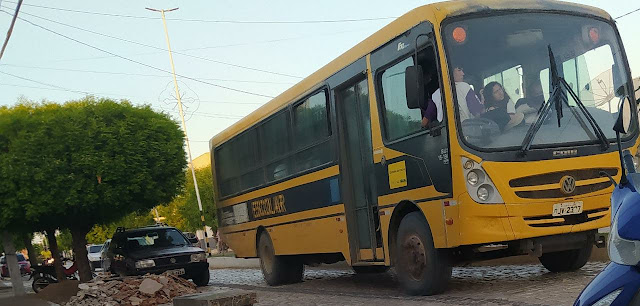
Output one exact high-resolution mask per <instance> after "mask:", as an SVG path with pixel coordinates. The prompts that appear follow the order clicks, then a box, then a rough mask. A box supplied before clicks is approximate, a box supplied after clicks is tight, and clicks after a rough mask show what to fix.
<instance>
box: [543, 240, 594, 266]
mask: <svg viewBox="0 0 640 306" xmlns="http://www.w3.org/2000/svg"><path fill="white" fill-rule="evenodd" d="M592 250H593V247H592V246H591V245H590V244H589V245H587V246H585V247H582V248H580V249H575V250H568V251H561V252H552V253H545V254H542V256H540V258H538V259H539V260H540V263H541V264H542V265H543V266H544V267H545V268H547V270H549V271H551V272H568V271H575V270H578V269H580V268H582V267H584V265H585V264H587V261H589V257H591V251H592Z"/></svg>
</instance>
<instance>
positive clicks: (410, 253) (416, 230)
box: [395, 212, 451, 295]
mask: <svg viewBox="0 0 640 306" xmlns="http://www.w3.org/2000/svg"><path fill="white" fill-rule="evenodd" d="M395 256H396V258H395V265H396V274H397V276H398V281H399V282H400V286H401V288H402V289H403V290H404V291H405V292H406V293H407V294H410V295H434V294H438V293H441V292H443V291H445V290H446V289H447V287H448V285H449V279H450V278H451V264H450V262H449V257H448V255H447V253H446V252H445V251H443V250H438V249H436V248H435V247H434V245H433V238H432V236H431V229H430V228H429V223H427V220H425V218H424V216H423V215H422V214H421V213H420V212H412V213H409V214H407V215H406V216H405V217H404V218H402V221H401V222H400V227H399V228H398V236H397V240H396V252H395Z"/></svg>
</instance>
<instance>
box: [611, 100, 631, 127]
mask: <svg viewBox="0 0 640 306" xmlns="http://www.w3.org/2000/svg"><path fill="white" fill-rule="evenodd" d="M631 116H632V111H631V100H629V96H625V97H623V98H622V103H621V104H620V112H618V120H616V123H615V124H614V125H613V130H614V131H616V132H618V133H621V134H626V133H628V132H629V130H630V129H631Z"/></svg>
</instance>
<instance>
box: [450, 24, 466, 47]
mask: <svg viewBox="0 0 640 306" xmlns="http://www.w3.org/2000/svg"><path fill="white" fill-rule="evenodd" d="M453 40H455V41H456V42H457V43H460V44H461V43H463V42H464V41H465V40H467V30H465V29H464V28H463V27H457V28H455V29H453Z"/></svg>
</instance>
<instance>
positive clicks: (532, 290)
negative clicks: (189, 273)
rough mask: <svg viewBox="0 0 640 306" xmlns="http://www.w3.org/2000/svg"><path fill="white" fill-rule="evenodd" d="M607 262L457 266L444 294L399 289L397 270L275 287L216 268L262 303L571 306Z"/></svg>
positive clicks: (317, 273) (252, 273)
mask: <svg viewBox="0 0 640 306" xmlns="http://www.w3.org/2000/svg"><path fill="white" fill-rule="evenodd" d="M605 265H606V263H600V262H593V263H588V264H587V266H585V267H584V268H583V269H581V270H579V271H577V272H572V273H550V272H548V271H547V270H545V269H544V268H543V267H542V266H541V265H520V266H495V267H467V268H454V271H453V278H452V282H451V286H450V289H449V290H448V291H447V292H446V293H444V294H442V295H439V296H432V297H410V296H405V295H403V294H402V293H401V292H399V291H398V289H397V285H396V283H395V280H394V275H393V271H390V272H388V273H386V274H378V275H375V274H374V275H355V274H354V273H353V272H352V271H351V270H349V269H345V268H330V269H325V268H322V267H320V268H309V269H307V270H306V272H305V281H304V282H303V283H300V284H293V285H286V286H281V287H269V286H267V285H266V284H265V283H264V281H263V280H262V274H261V273H260V270H259V269H219V270H212V273H211V283H210V285H211V286H214V287H229V288H237V289H247V290H253V291H256V292H257V293H258V301H259V304H258V305H285V304H289V305H293V304H295V305H383V304H389V303H392V304H393V305H527V306H528V305H531V306H532V305H571V304H572V303H573V301H574V300H575V298H576V297H577V296H578V294H579V293H580V291H581V290H582V288H584V287H585V286H586V284H587V283H588V282H589V281H590V280H591V279H592V278H593V277H594V276H595V275H596V274H597V273H598V272H600V271H601V270H602V269H603V268H604V267H605Z"/></svg>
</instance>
